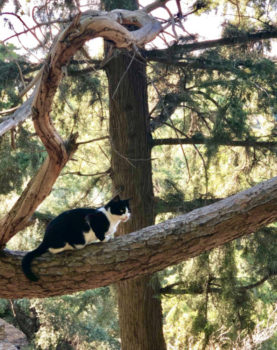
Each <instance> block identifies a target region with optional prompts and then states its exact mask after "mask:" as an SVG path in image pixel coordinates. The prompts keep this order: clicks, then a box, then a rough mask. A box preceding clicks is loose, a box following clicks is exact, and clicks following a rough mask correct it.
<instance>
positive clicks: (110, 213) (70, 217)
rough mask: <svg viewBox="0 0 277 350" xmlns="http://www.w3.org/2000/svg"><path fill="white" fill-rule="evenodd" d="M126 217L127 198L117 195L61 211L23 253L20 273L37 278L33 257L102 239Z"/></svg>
mask: <svg viewBox="0 0 277 350" xmlns="http://www.w3.org/2000/svg"><path fill="white" fill-rule="evenodd" d="M129 217H130V207H129V200H128V199H126V200H121V199H120V198H119V196H116V197H115V198H113V199H112V200H111V201H110V202H109V203H108V204H106V205H105V206H104V207H101V208H98V209H92V208H77V209H72V210H68V211H65V212H63V213H61V214H60V215H59V216H57V217H56V218H55V219H54V220H52V221H51V222H50V223H49V225H48V226H47V228H46V231H45V235H44V238H43V241H42V242H41V244H40V245H39V246H38V247H37V248H36V249H35V250H32V251H31V252H28V253H27V254H26V255H25V256H24V258H23V260H22V270H23V272H24V274H25V275H26V277H27V278H29V279H30V280H31V281H37V280H38V277H37V276H35V275H34V273H33V272H32V270H31V262H32V260H33V259H34V258H35V257H38V256H40V255H42V254H43V253H45V252H47V251H50V252H51V253H54V254H55V253H59V252H61V251H64V250H70V249H80V248H83V247H84V246H86V245H87V244H90V243H92V242H95V241H97V240H100V241H104V240H105V238H107V237H112V236H113V234H114V233H115V231H116V229H117V226H118V224H119V223H120V222H125V221H127V220H128V219H129Z"/></svg>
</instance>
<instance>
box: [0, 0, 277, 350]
mask: <svg viewBox="0 0 277 350" xmlns="http://www.w3.org/2000/svg"><path fill="white" fill-rule="evenodd" d="M8 3H9V4H8ZM87 4H88V7H83V3H82V2H81V3H79V2H78V1H55V2H49V1H46V2H45V1H41V2H40V1H37V2H36V3H35V2H28V1H26V2H25V1H12V2H7V1H2V2H1V11H2V12H1V17H0V18H1V21H2V22H1V23H2V24H3V26H4V28H6V32H5V33H9V34H7V35H6V37H5V38H3V33H2V38H3V41H2V42H1V46H0V72H1V80H0V89H1V101H0V109H1V116H0V117H1V120H0V121H1V124H0V131H1V140H0V152H1V160H0V199H1V209H0V214H1V217H3V218H5V217H7V215H11V214H10V213H11V212H12V211H11V208H13V206H14V205H15V203H17V201H18V198H22V197H21V196H22V193H26V189H28V188H29V185H28V183H29V181H30V180H31V179H34V178H35V176H36V174H37V173H38V172H39V169H41V167H43V164H45V161H46V156H47V152H48V149H47V147H46V146H45V143H44V142H43V139H42V138H41V137H38V136H41V135H40V132H38V130H37V129H36V128H35V127H34V123H33V121H34V120H35V119H36V111H35V110H34V109H33V110H32V111H31V109H30V106H29V104H28V103H29V102H28V101H30V100H31V99H32V98H33V89H34V86H36V84H38V83H37V80H36V77H37V76H39V74H40V73H39V72H40V71H41V69H42V68H44V67H45V66H43V65H44V64H45V63H44V62H46V61H47V54H48V53H49V52H51V50H53V42H54V39H55V37H56V35H57V33H58V32H59V31H61V30H63V29H64V28H66V26H67V25H68V23H70V22H71V21H72V20H73V18H76V16H78V14H79V13H80V12H84V11H87V10H88V8H89V9H90V10H95V11H98V10H100V9H101V10H102V11H103V10H106V11H110V10H112V9H114V8H117V9H118V8H121V9H129V10H135V9H136V8H137V6H138V4H137V3H136V1H127V2H126V1H123V0H121V1H120V0H118V1H102V2H101V3H100V2H97V1H91V2H89V1H88V2H87ZM152 4H154V5H155V6H153V8H151V5H152ZM7 5H9V11H7V10H6V7H5V6H7ZM140 6H144V9H146V12H147V13H150V12H151V13H152V14H153V16H156V17H157V20H158V21H159V23H161V25H162V28H163V30H162V32H160V33H159V34H157V36H158V39H157V40H155V41H152V40H151V42H150V43H148V44H147V45H146V49H143V48H139V49H137V48H136V47H135V46H132V47H131V49H130V48H128V49H125V48H117V47H116V46H117V45H114V44H112V43H111V41H112V40H109V41H108V42H106V44H105V47H102V49H101V44H99V41H97V43H96V42H94V41H92V43H90V44H86V45H87V46H83V47H82V48H80V50H79V51H77V52H76V53H75V55H74V57H72V58H71V59H70V61H69V63H68V65H67V66H66V69H63V79H62V80H61V83H60V84H59V87H58V91H57V93H56V95H55V99H54V102H53V104H52V106H50V107H51V123H53V124H54V125H55V128H56V129H57V130H58V133H59V135H60V137H61V138H62V139H64V140H69V141H68V142H67V145H69V148H68V149H70V150H69V151H68V149H67V151H68V153H70V157H68V159H66V161H64V163H63V165H62V166H61V168H60V169H59V171H60V170H61V172H60V174H58V175H57V179H56V181H53V188H52V187H51V189H50V190H51V193H50V194H49V196H47V197H46V196H45V197H46V198H45V199H44V200H43V201H42V204H41V205H40V206H39V207H38V208H37V210H36V211H35V212H34V214H33V216H32V217H31V221H30V222H28V225H27V224H25V227H24V229H23V230H18V231H20V232H19V233H17V234H16V235H15V233H16V229H14V232H13V233H12V235H13V238H12V239H10V240H8V242H6V243H7V245H6V248H8V249H10V250H14V251H23V250H30V249H33V248H35V247H36V246H37V245H38V244H39V242H40V241H41V239H42V236H43V233H44V230H45V226H46V225H47V223H48V222H49V221H50V220H51V219H52V218H53V217H55V216H56V215H58V214H59V213H60V212H62V211H64V210H67V209H71V208H75V207H79V206H92V207H97V206H101V205H102V204H103V203H105V202H107V201H108V200H109V199H110V198H111V197H112V195H113V194H115V193H120V194H121V195H123V197H124V196H128V197H133V202H132V210H133V219H132V222H131V223H130V224H129V225H130V226H128V227H127V228H124V229H122V230H121V231H120V234H123V233H128V232H133V231H136V230H139V229H141V228H142V227H145V226H149V225H151V224H153V223H154V219H155V223H156V224H158V223H163V222H164V221H165V220H168V219H171V218H174V217H178V216H179V215H180V214H181V213H186V212H190V211H191V210H193V209H196V208H199V207H204V208H207V209H203V210H206V211H207V212H209V210H210V209H209V208H212V207H206V206H207V205H209V204H211V203H215V202H218V201H219V200H221V199H223V198H226V197H229V196H231V195H233V194H236V193H238V192H240V191H242V190H244V189H247V188H252V187H254V186H255V185H257V184H259V183H261V182H262V181H265V180H269V179H272V178H273V177H274V176H276V175H277V165H276V150H277V139H276V135H277V129H276V128H277V126H276V123H277V100H276V92H277V86H276V81H277V77H276V53H275V52H274V49H272V48H274V40H275V42H276V37H277V28H276V9H277V2H276V1H273V0H271V1H259V0H257V1H255V0H253V1H247V0H244V1H233V0H232V1H231V0H230V1H229V0H222V1H209V2H208V1H207V2H206V1H197V2H196V3H194V4H193V3H192V2H191V1H177V0H175V1H156V2H154V1H153V2H150V1H149V2H148V3H147V4H146V3H141V4H140ZM141 8H142V7H141ZM157 9H159V11H161V10H162V12H155V10H157ZM215 14H216V16H218V17H220V18H221V20H220V21H219V23H221V25H220V26H219V27H218V28H220V30H221V32H220V33H218V34H219V35H218V37H220V38H219V39H218V38H214V39H215V40H202V38H201V36H200V37H199V35H198V33H197V32H195V30H194V31H193V32H192V31H191V29H190V27H189V23H190V22H189V21H190V20H191V19H192V18H193V21H194V22H195V23H199V28H200V27H201V26H203V23H205V22H204V20H203V18H207V16H215ZM28 16H29V17H30V18H32V20H35V25H34V26H35V27H36V28H35V29H32V30H30V28H27V25H26V24H22V19H24V21H25V20H26V21H27V19H26V18H27V17H28ZM16 22H21V24H22V27H21V29H19V27H18V25H17V24H15V23H16ZM73 22H74V21H73ZM123 22H124V18H123ZM26 23H28V26H29V25H30V23H29V22H26ZM41 23H47V25H40V24H41ZM206 25H207V24H206ZM132 26H134V24H133V23H131V24H130V23H128V24H126V23H125V27H126V28H128V30H130V31H134V30H135V29H136V28H135V27H132ZM14 31H16V32H17V33H16V34H15V33H14ZM19 32H20V33H21V32H24V33H22V34H20V33H19ZM27 32H28V38H30V35H31V36H32V37H33V38H34V41H35V42H36V47H33V46H29V45H31V44H30V41H28V40H27V37H26V36H24V34H25V33H27ZM30 32H31V34H30ZM13 35H15V36H14V38H11V36H13ZM274 38H275V39H274ZM13 39H16V40H17V44H16V45H15V44H14V43H13V44H12V43H11V40H13ZM216 39H218V40H216ZM96 47H97V53H95V48H96ZM19 49H20V50H19ZM45 57H46V58H45ZM34 79H35V81H34ZM18 106H21V107H20V108H21V109H19V113H18V112H17V111H18ZM28 106H29V107H28ZM28 108H29V109H28ZM26 109H27V112H26V113H25V110H26ZM15 113H18V114H15ZM28 113H29V114H28ZM31 114H32V117H33V120H32V119H31V118H29V117H30V116H31ZM18 115H21V116H26V115H28V118H24V120H21V121H20V122H17V123H16V124H14V125H12V127H10V128H9V129H8V130H7V131H6V130H5V129H4V127H5V125H6V124H5V123H6V122H7V121H11V120H12V121H14V120H17V119H16V118H17V116H18ZM51 123H50V124H51ZM77 132H78V136H77ZM76 138H77V141H76ZM70 140H71V141H72V140H74V141H72V143H71V141H70ZM122 140H123V141H124V140H129V141H128V142H127V144H125V143H124V142H123V141H122ZM130 140H131V141H130ZM74 142H75V143H74ZM70 146H73V147H72V149H71V148H70ZM46 149H47V152H46ZM275 188H276V185H275ZM257 192H258V190H257ZM275 192H276V190H275ZM268 196H269V194H268ZM34 198H35V197H34ZM35 200H36V199H34V201H35ZM275 200H276V198H275ZM239 204H240V205H241V208H242V209H241V211H243V210H246V209H245V207H244V206H243V205H244V202H243V200H242V201H241V202H240V203H239ZM275 207H276V205H275ZM275 212H276V208H275ZM195 213H199V212H195ZM195 215H196V214H195ZM272 215H273V214H272ZM218 216H220V213H219V211H218ZM249 220H250V221H251V220H252V218H251V217H250V219H249ZM253 220H254V218H253ZM274 221H276V214H275V220H274V217H273V218H271V219H270V222H271V223H270V225H266V226H265V225H262V223H261V224H260V226H261V227H259V230H253V231H251V232H252V233H251V234H250V235H247V236H242V237H240V238H238V239H236V240H230V239H229V241H230V242H228V243H227V244H224V245H223V246H221V243H222V242H220V241H219V243H218V244H217V245H218V246H219V247H216V248H214V249H212V250H207V251H205V252H204V253H202V254H200V255H199V254H194V255H198V256H196V257H194V258H191V259H189V260H186V259H185V258H181V259H179V261H182V260H186V261H182V262H181V263H179V264H177V265H174V264H172V263H170V262H169V263H168V265H166V266H169V265H172V266H169V267H167V268H166V269H164V270H162V271H160V272H158V273H157V274H155V275H147V276H146V277H142V278H137V279H135V282H133V284H132V282H130V283H129V281H128V280H127V282H126V283H125V282H120V283H119V284H118V285H117V286H115V285H108V286H105V287H102V288H97V289H87V288H83V287H82V289H83V291H79V292H77V293H74V294H68V293H69V290H68V289H66V288H65V289H64V292H63V284H61V288H60V289H61V291H58V292H55V293H54V292H53V291H52V294H50V295H54V294H59V295H63V294H68V295H63V296H56V297H52V298H45V299H37V298H20V299H18V298H17V294H18V292H16V288H15V289H14V292H13V293H14V294H12V284H13V282H11V292H9V293H10V296H9V298H7V299H1V300H0V317H1V318H4V319H5V320H7V321H8V322H10V323H13V324H14V325H16V326H17V327H19V328H20V329H21V330H22V331H23V332H24V333H25V334H26V336H27V337H28V340H29V342H30V345H29V347H28V349H80V350H82V349H120V347H122V349H134V348H136V349H143V350H147V349H152V350H153V349H164V348H165V347H167V348H168V349H224V348H226V349H232V348H234V349H250V348H251V349H255V348H260V349H275V348H276V347H277V336H276V330H277V300H276V297H277V294H276V274H277V243H276V236H277V225H276V223H274ZM234 223H236V225H237V226H236V230H237V231H240V230H242V229H241V226H240V225H242V224H241V223H239V222H238V221H237V222H236V221H234ZM161 225H163V224H161ZM199 225H201V223H200V224H199ZM165 230H166V227H165ZM242 231H243V230H242ZM254 231H255V232H254ZM243 232H244V231H243ZM4 235H5V232H4ZM222 235H223V233H222ZM238 236H239V234H237V236H236V235H234V238H235V237H238ZM174 244H176V246H177V243H171V245H172V248H171V249H174ZM115 247H116V246H115ZM96 249H98V248H96ZM152 249H153V251H154V250H155V246H153V248H152ZM6 251H7V250H6ZM91 251H92V250H91ZM7 252H8V251H7ZM176 252H177V250H176ZM5 254H6V253H5V252H4V255H1V265H0V266H1V269H0V274H1V276H4V278H5V277H6V276H8V277H9V276H10V275H9V273H10V272H9V270H8V269H7V268H6V265H5V263H6V260H5V259H6V255H5ZM70 254H72V253H70ZM70 254H69V255H66V257H65V259H66V260H65V261H66V263H68V261H72V269H74V268H75V266H74V263H75V260H74V259H75V255H76V254H75V255H70ZM73 254H74V253H73ZM80 254H83V253H80ZM149 254H150V256H151V252H150V253H149ZM153 254H154V253H153ZM162 255H163V256H164V260H165V261H166V260H167V252H166V251H164V252H163V254H162ZM153 256H154V255H153ZM19 257H20V255H19ZM80 257H82V255H80ZM51 259H53V258H50V257H49V260H47V259H46V263H45V264H49V265H45V266H46V268H44V269H43V268H40V270H39V271H40V273H41V274H42V280H43V281H47V278H48V277H47V269H48V271H50V272H49V273H50V274H51V271H52V273H53V275H56V276H57V275H58V276H59V274H61V275H62V274H63V273H64V272H61V271H59V268H58V267H57V265H53V267H52V270H51V265H50V263H49V262H48V261H50V260H51ZM61 259H63V258H60V260H59V261H60V262H61V261H63V260H61ZM63 262H64V261H63ZM36 268H38V266H37V265H36ZM76 269H77V270H76V271H77V272H78V273H79V274H80V275H82V269H83V271H84V272H85V269H84V267H82V266H81V267H79V270H78V267H77V268H76ZM145 270H146V268H145ZM156 270H158V269H156ZM146 272H147V271H146ZM149 272H152V271H149ZM17 273H18V274H20V273H21V272H20V271H19V272H16V274H17ZM16 276H17V275H16ZM9 278H10V277H9ZM16 278H17V277H16ZM22 278H23V277H22ZM44 278H45V279H44ZM52 278H53V277H52ZM58 278H59V277H56V279H53V281H57V282H58ZM48 279H49V278H48ZM50 281H51V280H50ZM77 281H78V280H77ZM24 283H25V284H26V288H28V283H29V282H28V281H25V280H24ZM63 283H64V282H63ZM80 283H81V281H80ZM107 284H109V283H106V285H107ZM14 285H15V286H16V283H14ZM55 285H56V284H55ZM1 288H2V287H1ZM9 288H10V287H9V286H8V285H7V289H9ZM21 288H22V290H24V288H25V286H23V287H21ZM85 289H87V290H85ZM26 290H27V289H26ZM34 290H35V287H34ZM49 290H50V289H49ZM76 290H77V289H76ZM66 292H68V293H66ZM53 293H54V294H53ZM13 295H14V297H13ZM30 295H31V294H30ZM1 296H3V292H2V293H1ZM44 296H47V291H44ZM123 299H124V301H123ZM134 299H136V301H135V300H134ZM125 301H128V304H127V302H126V303H125V304H124V302H125ZM130 303H132V306H130ZM152 304H153V305H152ZM150 305H151V306H150ZM161 305H162V315H161ZM152 308H153V309H152ZM147 309H149V310H150V311H149V310H147ZM130 310H132V312H131V311H130ZM138 310H140V311H138ZM127 314H131V318H132V317H133V319H128V317H130V316H128V317H127V316H126V315H127ZM136 318H137V319H136ZM135 319H136V320H135ZM138 320H140V321H138ZM142 320H143V321H142ZM132 325H133V328H132ZM129 327H130V328H129ZM136 327H137V328H138V329H139V331H138V335H137V336H136V335H135V334H134V329H135V328H136ZM154 327H155V331H154V330H153V329H154ZM125 328H126V329H127V332H125V333H124V329H125ZM140 328H141V329H140ZM147 328H149V329H150V331H147ZM126 333H127V335H126ZM149 333H151V334H149ZM128 334H129V336H128ZM128 337H129V338H132V337H133V338H136V339H135V340H134V339H129V338H128ZM154 338H155V339H154ZM135 342H136V347H134V345H133V344H134V343H135ZM151 344H152V345H151ZM153 344H156V345H155V346H153ZM157 344H159V345H157ZM165 344H166V345H165Z"/></svg>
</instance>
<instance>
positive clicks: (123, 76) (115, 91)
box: [112, 51, 136, 99]
mask: <svg viewBox="0 0 277 350" xmlns="http://www.w3.org/2000/svg"><path fill="white" fill-rule="evenodd" d="M135 55H136V52H135V51H134V54H133V57H132V59H131V61H130V63H129V64H128V67H127V68H126V70H125V72H124V73H123V75H122V77H121V78H120V80H119V82H118V84H117V87H116V88H115V90H114V93H113V95H112V99H114V96H115V95H116V93H117V90H118V89H119V86H120V84H121V82H122V80H123V79H124V78H125V75H126V74H127V72H128V70H129V69H130V67H131V65H132V63H133V61H134V58H135Z"/></svg>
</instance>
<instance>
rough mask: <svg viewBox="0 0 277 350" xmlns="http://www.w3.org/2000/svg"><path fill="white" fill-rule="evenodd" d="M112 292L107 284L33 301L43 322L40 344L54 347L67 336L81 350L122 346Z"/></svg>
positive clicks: (36, 341)
mask: <svg viewBox="0 0 277 350" xmlns="http://www.w3.org/2000/svg"><path fill="white" fill-rule="evenodd" d="M112 294H113V293H112V292H111V290H110V289H109V288H108V287H106V288H99V289H95V290H88V291H86V292H82V293H77V294H75V295H72V296H64V297H59V298H51V299H44V300H43V301H42V300H33V301H32V302H31V304H32V306H33V307H35V309H36V312H37V314H38V317H39V319H40V322H41V327H40V329H39V331H38V333H37V334H36V339H35V343H36V345H37V346H39V347H40V348H41V349H47V350H48V349H49V350H50V349H55V347H56V346H57V344H59V343H60V342H61V341H64V340H67V341H69V342H70V343H71V344H72V345H74V346H76V347H78V349H80V350H82V349H84V350H85V349H95V348H97V349H102V350H105V349H107V350H108V349H115V350H116V349H120V346H119V341H118V331H119V330H118V324H117V317H116V315H115V311H116V310H115V307H114V300H113V295H112ZM61 325H62V327H61Z"/></svg>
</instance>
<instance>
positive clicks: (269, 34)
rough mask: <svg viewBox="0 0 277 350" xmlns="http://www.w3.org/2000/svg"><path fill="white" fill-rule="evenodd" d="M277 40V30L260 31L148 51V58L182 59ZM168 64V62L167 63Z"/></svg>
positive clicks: (146, 53)
mask: <svg viewBox="0 0 277 350" xmlns="http://www.w3.org/2000/svg"><path fill="white" fill-rule="evenodd" d="M273 38H277V29H275V28H272V29H271V30H264V31H259V32H257V33H245V34H242V35H239V36H232V37H226V38H221V39H215V40H205V41H199V42H194V43H189V44H180V45H173V46H171V47H169V48H167V49H164V50H157V49H156V50H151V51H146V52H145V55H146V57H147V58H148V59H149V60H151V59H153V60H155V58H156V57H157V58H159V59H162V58H164V59H166V58H169V59H170V58H171V57H176V58H179V59H180V58H182V53H187V52H192V51H196V50H204V49H209V48H213V47H219V46H230V45H231V46H235V45H240V44H245V43H250V42H255V41H260V40H266V39H273ZM165 63H166V62H165Z"/></svg>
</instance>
